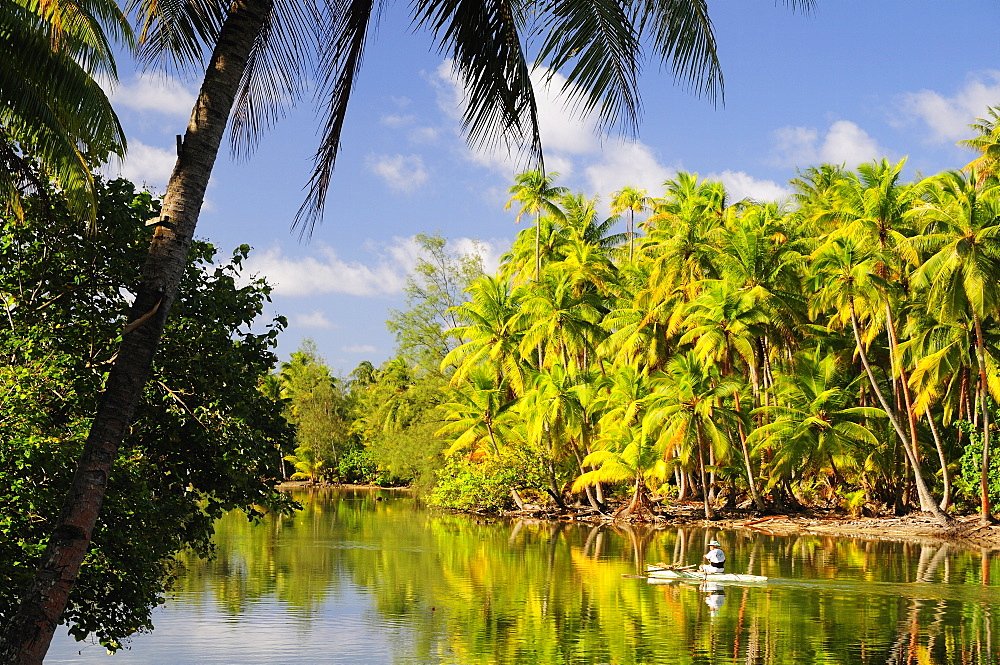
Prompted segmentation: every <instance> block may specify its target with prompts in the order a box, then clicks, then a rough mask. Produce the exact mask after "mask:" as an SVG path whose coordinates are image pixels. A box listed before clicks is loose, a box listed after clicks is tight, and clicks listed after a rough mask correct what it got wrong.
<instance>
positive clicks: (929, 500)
mask: <svg viewBox="0 0 1000 665" xmlns="http://www.w3.org/2000/svg"><path fill="white" fill-rule="evenodd" d="M850 308H851V329H852V331H853V332H854V343H855V347H856V348H857V351H858V355H859V356H860V357H861V364H862V365H863V366H864V368H865V374H866V375H867V377H868V383H869V384H870V385H871V388H872V392H873V393H875V397H876V398H877V399H878V401H879V404H880V405H881V406H882V410H884V411H885V413H886V415H887V416H888V418H889V422H890V423H891V424H892V428H893V429H894V430H895V431H896V435H897V436H898V437H899V441H900V443H901V444H902V445H903V451H904V452H905V454H906V458H907V460H908V461H909V462H910V466H911V468H912V469H913V481H914V484H915V485H916V486H917V495H918V496H919V498H920V509H921V510H923V511H925V512H929V513H931V514H932V515H933V516H934V519H935V520H937V521H938V522H939V523H940V524H942V525H945V526H947V525H949V524H951V518H950V517H948V515H947V513H945V512H944V511H943V510H941V507H940V506H939V505H938V503H937V502H936V501H934V498H933V497H932V496H931V492H930V490H929V489H928V488H927V483H926V482H925V481H924V477H923V475H922V474H921V473H920V462H919V460H918V459H915V457H916V454H917V451H916V450H912V451H911V450H910V446H909V445H908V444H909V441H908V438H907V436H906V433H905V432H904V431H903V427H902V426H901V425H900V423H899V419H898V418H897V417H896V413H895V409H893V408H892V405H890V404H889V402H888V400H886V398H885V395H884V394H883V393H882V389H881V388H879V387H878V381H877V380H876V379H875V373H874V372H872V368H871V365H870V364H869V362H868V354H867V353H866V352H865V348H864V343H863V342H862V341H861V331H860V329H859V326H858V315H857V311H856V308H855V306H854V298H853V297H852V298H851V300H850Z"/></svg>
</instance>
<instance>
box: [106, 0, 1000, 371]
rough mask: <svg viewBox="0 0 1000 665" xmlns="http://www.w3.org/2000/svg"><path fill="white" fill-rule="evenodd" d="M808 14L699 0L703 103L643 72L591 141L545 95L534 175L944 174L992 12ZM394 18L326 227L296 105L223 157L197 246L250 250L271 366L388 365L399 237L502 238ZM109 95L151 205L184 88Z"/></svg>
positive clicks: (981, 110) (368, 77) (131, 88)
mask: <svg viewBox="0 0 1000 665" xmlns="http://www.w3.org/2000/svg"><path fill="white" fill-rule="evenodd" d="M818 4H819V7H818V8H817V10H816V11H815V12H813V13H812V14H809V15H802V14H796V13H793V12H791V11H789V10H787V9H785V8H784V7H776V6H774V5H773V4H772V3H770V2H767V1H765V0H759V1H758V0H717V1H713V2H711V3H710V9H711V12H712V17H713V20H714V23H715V29H716V36H717V38H718V42H719V49H720V54H721V59H722V67H723V73H724V76H725V104H724V105H719V106H717V107H713V106H712V105H711V104H710V103H709V102H708V101H706V100H704V99H699V98H696V97H693V96H691V95H689V94H687V93H686V92H684V91H683V90H682V89H680V88H677V87H675V86H674V85H673V79H672V76H671V75H670V74H669V72H665V71H661V70H660V68H659V67H658V66H657V64H656V63H650V64H649V65H648V66H647V67H646V70H645V71H644V73H643V76H642V79H641V91H642V99H643V116H642V122H641V125H640V129H639V135H638V137H636V138H635V139H634V140H633V139H627V138H623V137H621V136H618V135H614V134H612V135H610V136H603V137H602V136H598V135H597V134H596V133H595V131H594V124H593V122H591V121H589V120H588V119H586V118H579V117H574V116H572V115H571V114H569V113H568V112H567V111H566V109H565V108H564V107H563V106H562V105H561V104H560V102H559V101H558V99H557V98H555V97H554V96H551V95H546V96H545V99H544V100H543V103H542V113H543V115H542V140H543V142H544V143H545V146H546V167H547V168H548V170H550V171H558V172H559V173H560V174H561V177H560V179H559V184H562V185H565V186H568V187H570V188H571V189H573V190H574V191H582V192H585V193H587V194H588V195H591V196H593V195H600V196H601V197H602V200H603V201H605V202H606V201H607V200H608V199H609V198H610V193H611V192H613V191H615V190H617V189H620V188H621V187H622V186H624V185H633V186H639V187H645V188H646V189H647V190H648V191H649V192H650V194H651V195H659V194H660V193H661V192H662V183H663V181H664V180H665V179H667V178H671V177H673V175H674V174H676V173H677V172H678V171H689V172H695V173H698V174H700V175H701V176H702V177H711V178H714V179H719V180H721V181H722V182H723V183H725V185H726V186H727V189H728V191H729V192H730V194H731V196H732V197H733V199H734V200H735V199H738V198H742V197H744V196H752V197H754V198H757V199H761V200H778V199H781V198H782V197H784V196H786V195H787V194H788V191H789V190H788V187H787V181H788V180H789V179H790V178H793V177H794V176H795V173H796V168H806V167H809V166H813V165H816V164H819V163H822V162H833V163H846V164H847V166H848V167H852V168H853V167H854V166H856V165H857V164H859V163H861V162H864V161H869V160H871V159H876V158H881V157H883V156H884V157H888V158H889V159H892V160H898V159H901V158H903V157H908V162H907V174H908V177H911V178H912V177H916V174H917V173H923V174H925V175H929V174H932V173H936V172H938V171H941V170H944V169H950V168H959V167H961V166H963V165H964V164H965V163H967V162H968V161H969V160H970V159H971V154H970V153H968V152H967V151H965V150H963V149H961V148H958V147H956V146H955V142H956V141H958V140H960V139H962V138H966V137H968V136H969V135H970V130H969V129H968V127H967V125H968V124H969V123H970V122H972V121H973V120H974V119H975V117H976V116H982V115H985V114H986V107H987V106H989V105H1000V41H998V40H997V38H996V32H995V31H996V26H997V25H1000V4H998V3H995V2H991V1H989V0H979V1H977V2H973V1H970V0H951V1H949V2H931V1H929V0H909V1H902V0H883V1H880V2H860V1H856V0H820V2H819V3H818ZM449 72H450V69H449V67H448V64H447V63H446V62H445V61H444V59H443V58H442V57H441V56H439V55H438V54H436V53H435V51H434V50H433V48H432V43H431V40H430V38H429V36H428V35H427V34H425V33H422V32H417V33H414V32H413V31H412V30H411V28H410V24H409V19H408V16H407V11H406V6H405V5H403V4H402V3H395V4H391V5H389V6H388V7H387V10H386V12H385V14H384V15H383V21H382V23H381V26H380V28H379V30H378V32H377V33H376V34H375V35H374V36H373V39H372V41H371V42H370V44H369V48H368V52H367V56H366V59H365V63H364V67H363V71H362V74H361V78H360V81H359V84H358V87H357V88H356V90H355V92H354V95H353V97H352V101H351V106H350V110H349V117H348V121H347V124H346V127H345V131H344V136H343V147H342V151H341V154H340V155H341V156H340V157H339V160H338V167H337V172H336V174H335V177H334V182H333V184H332V186H331V189H330V193H329V196H328V199H327V210H326V219H325V222H324V223H323V224H322V225H321V226H319V227H317V228H316V230H315V232H314V234H313V236H312V240H311V242H308V243H303V242H300V241H299V236H298V234H297V233H294V232H291V231H290V230H289V229H290V224H291V222H292V219H293V218H294V215H295V212H296V210H297V209H298V207H299V205H300V203H301V202H302V198H303V191H302V187H303V185H304V184H305V183H306V182H307V180H308V176H309V172H310V166H311V164H310V157H311V155H312V154H313V152H314V150H315V148H316V142H317V140H318V137H317V134H316V132H317V124H318V123H317V121H316V118H315V114H314V112H313V110H312V109H311V108H310V105H309V104H308V103H303V104H302V105H301V106H300V108H298V109H296V110H294V111H293V112H292V113H290V114H289V116H288V117H287V118H286V119H285V120H284V121H282V122H281V123H280V124H279V125H278V126H277V127H276V128H275V129H274V130H273V131H271V132H270V133H269V134H268V135H266V136H265V137H264V138H263V140H262V142H261V145H260V148H259V149H258V150H257V152H256V153H255V154H254V156H253V157H252V158H251V159H250V160H249V161H248V162H245V163H238V162H235V161H233V160H232V159H230V157H229V156H228V154H227V155H226V156H224V157H222V158H220V160H219V162H218V163H217V165H216V168H215V172H214V174H213V177H212V182H211V184H210V186H209V190H208V194H207V201H206V206H205V209H204V210H203V212H202V215H201V220H200V222H199V230H198V236H199V237H202V238H207V239H209V240H212V241H213V242H215V243H216V244H217V245H219V246H220V247H221V248H222V249H223V251H224V252H226V253H228V252H230V251H231V250H232V249H233V248H234V247H235V246H237V245H239V244H241V243H247V244H250V245H251V246H253V247H254V248H255V251H254V253H253V254H252V255H251V260H250V263H249V267H250V269H251V270H252V271H253V272H255V273H258V274H261V275H265V276H267V277H268V279H269V280H270V281H271V282H272V283H274V284H275V292H274V302H273V309H272V311H271V312H270V314H271V315H273V314H275V313H279V314H283V315H284V316H286V317H288V320H289V324H290V325H289V327H288V330H287V331H286V332H285V333H284V336H283V340H282V341H281V344H280V347H279V354H280V355H281V356H282V357H283V358H286V357H287V356H288V354H290V353H291V352H292V351H294V350H295V349H296V348H297V347H298V345H299V344H300V342H301V341H302V339H304V338H311V339H313V340H315V342H316V343H317V345H318V346H319V349H320V351H321V353H322V354H323V355H324V356H325V358H326V360H327V361H328V363H330V364H331V365H332V366H333V367H335V368H336V369H338V370H340V371H341V372H343V373H347V372H349V371H350V370H351V369H353V368H354V367H355V366H357V364H358V363H359V362H361V361H362V360H371V361H373V362H375V363H376V364H378V363H380V362H381V361H383V360H385V359H387V358H389V357H390V356H391V355H392V351H393V346H394V340H393V338H392V336H391V335H390V334H389V333H388V332H387V331H386V330H385V325H384V322H385V319H386V317H387V309H389V308H398V307H400V306H402V302H403V300H402V294H401V289H402V286H403V284H404V282H405V279H406V275H407V272H408V270H409V269H410V268H411V267H412V266H413V264H414V261H415V259H416V254H415V247H414V242H413V236H414V235H415V234H417V233H435V232H440V233H441V234H442V235H444V236H445V237H447V238H449V239H451V240H452V241H453V242H454V246H455V247H456V248H459V249H461V248H468V247H470V246H471V241H472V240H478V241H481V242H482V243H484V246H485V247H486V250H487V257H486V259H487V263H488V264H493V265H495V260H496V256H497V255H499V253H501V252H503V251H504V250H505V249H506V248H507V247H508V246H509V243H510V242H511V240H512V239H513V237H514V235H515V234H516V233H517V231H518V230H519V228H518V227H517V226H515V225H514V217H515V212H514V211H505V210H504V204H505V202H506V201H507V199H508V196H507V194H506V190H507V187H509V186H510V184H511V182H512V179H513V175H514V174H515V173H516V172H518V171H519V170H521V169H519V168H518V167H519V166H520V165H522V163H521V162H519V160H518V158H517V156H510V155H506V154H481V153H475V152H473V151H471V150H470V149H469V148H468V147H467V146H466V144H465V143H464V140H463V138H462V135H461V132H460V127H459V122H458V117H459V113H460V105H461V91H460V90H458V89H457V87H456V85H455V83H454V79H453V77H452V76H451V75H450V73H449ZM120 78H121V82H120V85H119V86H118V88H117V89H116V90H115V91H114V93H113V96H112V100H113V102H114V104H115V107H116V109H117V110H118V113H119V115H120V117H121V119H122V123H123V125H124V127H125V130H126V133H127V135H128V137H129V142H130V143H129V155H128V157H127V160H126V162H125V163H124V164H123V165H121V166H120V168H119V167H112V168H111V171H112V173H117V172H119V171H120V172H122V173H123V174H124V175H126V176H128V177H130V178H132V179H133V180H134V181H136V182H138V183H146V184H147V185H149V186H151V187H152V188H153V189H154V190H157V191H162V189H163V188H164V186H165V184H166V180H167V177H168V176H169V172H170V169H171V168H172V166H173V161H174V153H173V146H174V136H175V135H176V134H181V133H183V131H184V127H185V125H186V122H187V117H188V115H189V113H190V109H191V105H192V102H193V99H194V91H195V90H196V87H197V84H198V81H186V80H179V79H177V78H174V77H170V76H166V75H164V74H162V73H155V72H147V73H142V74H140V73H138V72H137V70H136V69H135V67H134V65H132V63H129V62H127V61H121V62H120Z"/></svg>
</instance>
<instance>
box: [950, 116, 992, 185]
mask: <svg viewBox="0 0 1000 665" xmlns="http://www.w3.org/2000/svg"><path fill="white" fill-rule="evenodd" d="M986 113H987V116H988V117H986V118H976V121H975V122H974V123H972V124H971V125H969V127H971V128H972V129H974V130H976V132H978V135H977V136H973V137H972V138H971V139H964V140H962V141H959V142H958V145H960V146H964V147H966V148H971V149H972V150H975V151H976V152H978V153H979V156H978V157H976V158H975V159H974V160H972V161H971V162H969V163H968V164H966V165H965V168H964V169H963V170H965V171H969V170H972V169H975V171H976V173H978V174H979V182H980V183H981V182H982V181H984V180H985V179H986V178H988V177H990V176H995V175H997V164H998V163H1000V106H987V107H986Z"/></svg>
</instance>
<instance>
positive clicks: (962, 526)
mask: <svg viewBox="0 0 1000 665" xmlns="http://www.w3.org/2000/svg"><path fill="white" fill-rule="evenodd" d="M310 488H316V489H325V488H341V489H355V490H388V491H398V492H412V491H413V490H412V489H411V488H409V487H381V486H378V485H353V484H334V483H316V484H311V483H309V482H308V481H286V482H283V483H281V484H279V485H277V489H280V490H291V489H310ZM455 512H465V513H466V514H468V515H475V516H478V517H480V518H482V517H484V516H485V515H484V513H477V512H475V511H455ZM701 513H702V506H701V503H700V502H699V503H696V504H692V503H676V502H675V503H666V502H664V503H663V504H661V505H660V506H659V507H658V510H657V513H656V514H655V516H654V517H653V518H652V519H649V520H638V519H636V518H632V517H629V518H615V517H613V515H611V514H601V513H598V512H596V511H594V510H593V509H590V508H582V509H579V510H574V509H567V510H562V511H560V510H547V509H543V508H541V507H537V509H536V508H534V507H532V508H530V509H526V510H510V511H506V512H503V513H498V514H493V513H491V514H490V515H491V516H494V517H496V518H498V519H503V518H508V519H509V518H520V519H528V520H538V521H539V522H558V521H564V522H567V521H568V522H587V523H591V524H594V525H597V524H608V525H624V524H645V525H648V526H650V527H652V528H654V529H656V528H665V527H669V526H702V527H713V528H723V529H745V530H747V531H756V532H759V533H764V534H768V535H782V536H789V535H796V534H801V535H824V536H835V537H841V538H858V539H862V540H895V541H899V540H905V541H910V542H923V543H934V544H941V543H948V544H952V545H959V546H964V547H968V548H970V549H983V550H993V551H1000V525H998V524H987V525H984V524H980V523H979V515H978V514H976V515H953V516H952V517H953V519H954V520H955V523H954V524H953V525H952V526H951V527H943V526H941V525H940V524H938V523H937V522H936V521H935V520H934V518H933V517H931V516H930V515H929V514H927V513H921V512H918V511H913V512H911V513H909V514H907V515H903V516H901V517H896V516H891V517H890V516H885V517H851V516H849V515H845V514H842V513H835V512H832V511H831V512H823V511H819V510H803V511H802V512H801V513H779V514H774V515H761V514H759V513H757V512H755V511H744V510H739V509H735V510H729V511H727V510H725V509H719V510H717V511H716V517H715V519H712V520H706V519H705V518H704V516H702V514H701Z"/></svg>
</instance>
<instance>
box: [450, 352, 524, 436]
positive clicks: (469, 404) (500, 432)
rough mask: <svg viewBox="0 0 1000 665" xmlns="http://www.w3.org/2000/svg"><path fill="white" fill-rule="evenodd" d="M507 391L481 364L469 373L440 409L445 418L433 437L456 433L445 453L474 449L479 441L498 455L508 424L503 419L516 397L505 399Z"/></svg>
mask: <svg viewBox="0 0 1000 665" xmlns="http://www.w3.org/2000/svg"><path fill="white" fill-rule="evenodd" d="M505 393H506V391H505V390H504V389H503V387H502V386H501V385H500V384H499V383H498V382H497V381H496V378H495V377H494V376H493V373H492V372H490V371H489V370H488V369H487V368H484V367H480V368H477V369H476V370H474V371H472V372H471V373H470V374H469V376H468V382H467V383H466V384H465V385H463V386H462V387H461V388H460V389H459V390H457V391H455V394H454V396H453V398H452V399H451V401H449V402H445V403H444V404H442V405H440V407H439V408H441V409H442V410H444V411H445V412H446V414H447V415H446V416H445V419H446V420H447V421H448V422H447V423H445V424H444V425H442V426H441V428H440V429H439V430H438V431H437V432H435V434H434V435H435V436H455V439H454V441H453V442H452V444H451V446H450V447H449V448H448V450H447V453H446V454H448V455H452V454H454V453H456V452H458V451H460V450H472V451H475V450H476V449H478V448H479V447H481V446H482V444H484V443H486V444H488V445H489V448H490V450H491V451H492V452H493V454H494V455H499V454H500V450H501V449H502V447H503V446H504V445H505V443H506V439H507V432H508V430H509V428H510V427H509V425H508V424H506V423H505V420H509V418H506V416H507V415H508V412H509V410H510V408H511V407H512V406H513V405H514V404H515V403H516V401H517V400H516V399H508V398H507V396H506V394H505Z"/></svg>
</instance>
